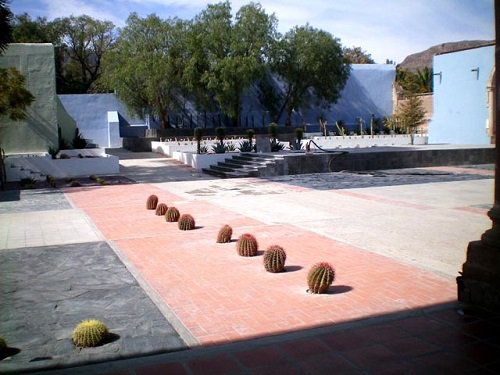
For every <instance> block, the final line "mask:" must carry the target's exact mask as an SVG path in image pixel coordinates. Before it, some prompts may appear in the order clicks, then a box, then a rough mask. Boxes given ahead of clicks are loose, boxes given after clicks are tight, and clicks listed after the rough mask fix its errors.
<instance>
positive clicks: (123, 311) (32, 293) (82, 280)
mask: <svg viewBox="0 0 500 375" xmlns="http://www.w3.org/2000/svg"><path fill="white" fill-rule="evenodd" d="M0 274H1V275H2V278H1V290H0V293H1V294H0V301H1V309H0V332H1V335H2V337H4V338H5V339H6V340H7V343H8V344H9V347H11V348H17V349H19V350H20V352H19V353H18V354H16V355H13V356H11V357H10V358H5V359H4V360H2V361H0V373H7V372H13V373H18V372H19V371H23V370H28V369H29V370H31V371H32V370H34V369H42V368H53V367H60V366H64V367H69V366H75V365H78V364H83V363H92V362H98V361H102V360H112V359H118V358H123V357H129V356H134V355H140V354H145V353H147V354H151V353H158V352H167V351H176V350H181V349H185V348H186V345H185V344H184V342H183V341H182V340H181V339H180V337H179V335H178V334H177V333H176V331H175V330H174V329H173V328H172V326H171V325H170V324H169V322H168V321H166V320H165V318H164V316H163V315H162V314H161V312H160V311H159V310H158V308H157V307H156V306H155V305H154V304H153V302H152V301H151V300H150V298H149V297H148V296H147V295H146V293H145V292H144V291H143V290H142V288H141V287H140V286H139V285H138V283H137V281H136V280H135V279H134V277H132V275H131V274H130V273H129V271H128V270H127V269H126V268H125V266H124V265H123V263H122V262H120V260H119V259H118V257H117V256H116V254H115V253H114V252H113V250H112V249H111V248H110V247H109V245H108V244H107V243H105V242H92V243H82V244H73V245H65V246H48V247H28V248H24V249H15V250H4V251H1V252H0ZM90 318H95V319H99V320H101V321H103V322H104V323H105V324H106V325H107V326H108V328H109V329H110V331H111V332H112V333H113V334H114V335H115V336H114V339H113V340H111V342H109V343H107V344H105V345H103V346H100V347H97V348H86V349H78V348H76V347H75V346H74V345H73V344H72V342H71V334H72V331H73V329H74V327H75V326H76V325H77V324H78V323H79V322H80V321H81V320H84V319H90Z"/></svg>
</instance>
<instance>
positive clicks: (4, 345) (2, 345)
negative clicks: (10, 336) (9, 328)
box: [0, 337, 8, 353]
mask: <svg viewBox="0 0 500 375" xmlns="http://www.w3.org/2000/svg"><path fill="white" fill-rule="evenodd" d="M7 347H8V346H7V342H6V341H5V339H4V338H3V337H0V353H1V352H2V351H4V350H5V349H7Z"/></svg>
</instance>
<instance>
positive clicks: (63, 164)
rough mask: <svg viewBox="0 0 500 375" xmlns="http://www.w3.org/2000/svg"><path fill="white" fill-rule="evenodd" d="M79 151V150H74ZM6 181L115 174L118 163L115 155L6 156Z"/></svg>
mask: <svg viewBox="0 0 500 375" xmlns="http://www.w3.org/2000/svg"><path fill="white" fill-rule="evenodd" d="M75 151H79V150H75ZM5 164H6V165H5V169H6V172H7V181H19V180H21V179H22V178H25V177H31V178H34V179H36V180H39V179H41V178H42V177H43V175H45V176H52V177H55V178H66V177H80V176H90V175H92V174H96V175H108V174H117V173H119V172H120V163H119V158H118V157H117V156H112V155H106V156H104V157H88V158H85V157H84V158H80V157H72V158H70V159H52V157H51V156H50V155H47V156H35V157H8V158H7V159H6V160H5Z"/></svg>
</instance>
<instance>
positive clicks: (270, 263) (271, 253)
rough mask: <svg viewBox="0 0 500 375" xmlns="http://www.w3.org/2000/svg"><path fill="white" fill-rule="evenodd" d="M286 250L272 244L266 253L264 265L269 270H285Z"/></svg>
mask: <svg viewBox="0 0 500 375" xmlns="http://www.w3.org/2000/svg"><path fill="white" fill-rule="evenodd" d="M285 260H286V252H285V250H284V249H283V248H282V247H281V246H278V245H271V246H269V247H268V248H267V250H266V251H265V253H264V267H265V269H266V271H267V272H273V273H277V272H283V271H284V270H285Z"/></svg>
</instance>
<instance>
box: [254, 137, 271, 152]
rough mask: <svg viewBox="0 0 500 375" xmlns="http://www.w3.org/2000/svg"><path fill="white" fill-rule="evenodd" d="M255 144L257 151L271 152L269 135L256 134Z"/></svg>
mask: <svg viewBox="0 0 500 375" xmlns="http://www.w3.org/2000/svg"><path fill="white" fill-rule="evenodd" d="M255 146H256V148H257V152H271V141H270V140H269V135H267V134H256V135H255Z"/></svg>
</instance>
